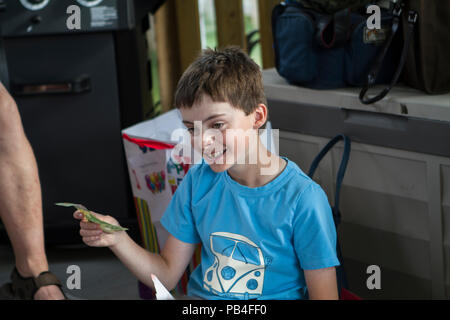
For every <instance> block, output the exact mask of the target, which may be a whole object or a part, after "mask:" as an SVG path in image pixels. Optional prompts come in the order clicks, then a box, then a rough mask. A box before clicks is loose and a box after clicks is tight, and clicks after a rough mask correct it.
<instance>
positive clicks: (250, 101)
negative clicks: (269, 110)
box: [175, 46, 267, 128]
mask: <svg viewBox="0 0 450 320" xmlns="http://www.w3.org/2000/svg"><path fill="white" fill-rule="evenodd" d="M204 94H207V95H209V96H210V97H211V99H212V100H213V101H214V102H228V103H229V104H231V105H232V106H233V107H235V108H238V109H241V110H242V111H244V112H245V114H246V115H249V114H250V113H252V112H253V111H254V110H255V109H256V107H257V106H258V104H260V103H262V104H264V105H266V106H267V100H266V97H265V94H264V86H263V81H262V74H261V69H260V67H259V66H258V65H257V64H256V63H255V62H254V61H253V60H252V59H251V58H250V57H249V56H248V55H247V54H246V53H245V52H244V51H242V50H241V49H240V48H239V47H237V46H230V47H226V48H224V49H205V50H203V52H202V54H201V55H200V56H199V57H198V58H197V59H196V60H195V61H194V62H193V63H192V64H191V65H190V66H189V67H188V68H187V69H186V71H185V72H184V74H183V75H182V76H181V79H180V81H179V82H178V86H177V90H176V93H175V108H191V107H192V105H193V104H194V103H196V102H198V100H199V99H201V98H202V96H203V95H204ZM263 127H265V125H264V126H263ZM263 127H262V128H263Z"/></svg>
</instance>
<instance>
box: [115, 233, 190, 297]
mask: <svg viewBox="0 0 450 320" xmlns="http://www.w3.org/2000/svg"><path fill="white" fill-rule="evenodd" d="M195 247H196V244H191V243H186V242H182V241H180V240H178V239H176V238H175V237H173V236H172V235H169V238H168V239H167V241H166V244H165V246H164V249H163V250H162V252H161V254H155V253H152V252H149V251H148V250H146V249H144V248H142V247H141V246H139V245H138V244H136V243H135V242H134V241H133V240H132V239H131V238H130V237H129V236H128V234H127V233H125V232H124V233H123V239H121V240H120V241H118V242H117V244H115V245H113V246H111V247H110V249H111V250H112V251H113V252H114V254H115V255H116V256H117V257H118V258H119V259H120V260H121V261H122V263H123V264H124V265H125V266H126V267H127V268H128V269H129V270H130V271H131V272H132V273H133V274H134V275H135V276H136V277H137V278H138V279H139V280H140V281H141V282H142V283H144V284H146V285H147V286H150V287H152V288H154V286H153V281H152V280H151V277H150V274H151V273H153V274H155V275H156V276H157V277H158V278H159V280H160V281H161V282H162V283H163V284H164V286H165V287H166V288H167V289H168V290H172V289H173V288H174V287H175V286H176V284H177V283H178V280H179V279H180V277H181V275H182V274H183V272H184V271H185V270H186V267H187V265H188V263H189V261H190V260H191V258H192V255H193V254H194V251H195Z"/></svg>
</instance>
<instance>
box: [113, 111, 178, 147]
mask: <svg viewBox="0 0 450 320" xmlns="http://www.w3.org/2000/svg"><path fill="white" fill-rule="evenodd" d="M185 128H186V127H185V126H184V125H183V118H182V117H181V113H180V111H179V110H178V109H173V110H171V111H168V112H165V113H163V114H162V115H160V116H158V117H156V118H154V119H150V120H147V121H143V122H141V123H138V124H136V125H134V126H131V127H129V128H126V129H124V130H122V133H126V134H127V135H129V136H131V137H135V138H144V139H151V140H157V141H161V142H165V143H171V144H176V143H178V142H179V141H174V140H172V133H173V132H174V131H175V130H177V129H185Z"/></svg>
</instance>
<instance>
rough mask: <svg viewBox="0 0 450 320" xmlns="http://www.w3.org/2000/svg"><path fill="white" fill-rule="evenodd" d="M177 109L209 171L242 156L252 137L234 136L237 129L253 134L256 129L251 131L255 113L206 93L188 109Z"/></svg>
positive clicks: (224, 167)
mask: <svg viewBox="0 0 450 320" xmlns="http://www.w3.org/2000/svg"><path fill="white" fill-rule="evenodd" d="M180 112H181V114H182V117H183V123H184V124H185V126H186V127H187V129H188V131H189V132H190V134H191V144H192V146H193V147H194V149H195V150H196V151H197V152H199V153H201V154H202V157H203V158H204V159H205V161H206V162H207V163H208V164H209V165H210V167H211V169H212V170H213V171H215V172H221V171H225V170H228V169H229V168H231V167H232V166H233V165H234V164H235V163H236V161H237V159H244V160H245V159H246V158H245V157H246V155H247V154H248V150H249V143H252V142H251V141H252V140H251V139H247V141H245V140H244V141H242V139H238V138H237V136H242V134H239V132H243V131H245V132H247V134H248V133H250V134H256V137H257V133H256V130H253V131H252V129H254V128H255V113H252V114H249V115H248V116H247V115H245V112H244V111H242V110H240V109H237V108H234V107H233V106H232V105H230V104H229V103H228V102H214V101H212V100H211V98H210V97H209V96H208V95H204V96H203V98H202V99H200V101H199V102H197V103H195V104H194V105H193V106H192V107H191V108H189V109H188V108H180ZM247 130H249V131H247ZM253 141H255V139H253ZM253 143H254V142H253ZM239 163H242V162H239Z"/></svg>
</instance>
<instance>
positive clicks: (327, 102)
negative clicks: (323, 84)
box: [263, 69, 450, 121]
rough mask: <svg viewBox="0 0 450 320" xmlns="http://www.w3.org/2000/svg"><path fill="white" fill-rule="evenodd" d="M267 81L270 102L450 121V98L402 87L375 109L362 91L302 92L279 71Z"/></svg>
mask: <svg viewBox="0 0 450 320" xmlns="http://www.w3.org/2000/svg"><path fill="white" fill-rule="evenodd" d="M263 78H264V88H265V92H266V96H267V98H268V99H273V100H281V101H290V102H293V101H298V102H299V103H303V104H310V105H321V106H328V107H336V108H346V109H353V110H362V111H371V112H379V113H388V114H395V115H401V116H408V117H416V118H423V119H428V120H440V121H450V94H444V95H428V94H426V93H424V92H422V91H419V90H416V89H413V88H410V87H407V86H404V85H398V86H396V87H394V88H393V89H392V91H391V92H390V93H389V94H388V96H387V97H385V98H384V99H383V100H381V101H379V102H377V103H375V104H372V105H365V104H362V103H361V102H360V101H359V98H358V96H359V91H360V88H343V89H337V90H313V89H308V88H302V87H299V86H294V85H291V84H289V83H287V82H286V80H284V79H283V78H282V77H281V76H280V75H279V74H278V73H277V71H276V70H275V69H266V70H264V71H263ZM380 88H383V87H382V86H378V87H375V88H374V89H373V90H377V89H378V90H379V89H380ZM370 92H372V91H370ZM370 92H369V93H370ZM373 92H379V91H373Z"/></svg>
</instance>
